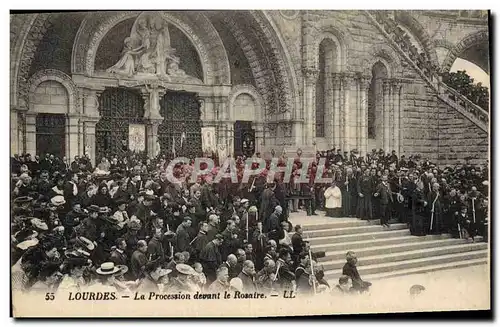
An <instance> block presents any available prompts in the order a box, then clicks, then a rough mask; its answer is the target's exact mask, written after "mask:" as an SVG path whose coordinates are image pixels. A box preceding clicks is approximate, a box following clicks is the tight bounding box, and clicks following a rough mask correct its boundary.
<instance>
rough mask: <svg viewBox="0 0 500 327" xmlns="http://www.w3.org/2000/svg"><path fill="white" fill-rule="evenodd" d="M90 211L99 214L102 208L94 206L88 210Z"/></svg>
mask: <svg viewBox="0 0 500 327" xmlns="http://www.w3.org/2000/svg"><path fill="white" fill-rule="evenodd" d="M87 210H88V211H93V212H99V210H100V208H99V206H97V205H95V204H92V205H90V206H89V207H88V208H87Z"/></svg>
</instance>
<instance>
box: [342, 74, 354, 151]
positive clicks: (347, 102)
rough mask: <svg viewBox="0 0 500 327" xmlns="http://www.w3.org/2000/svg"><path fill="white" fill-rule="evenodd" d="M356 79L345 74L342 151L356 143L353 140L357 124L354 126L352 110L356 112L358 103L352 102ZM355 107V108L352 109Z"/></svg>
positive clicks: (343, 84)
mask: <svg viewBox="0 0 500 327" xmlns="http://www.w3.org/2000/svg"><path fill="white" fill-rule="evenodd" d="M354 82H355V81H354V79H353V78H352V76H350V75H343V82H342V86H343V94H344V97H343V100H344V102H343V107H344V108H343V109H344V110H343V115H342V126H343V134H342V136H343V139H342V152H344V151H350V150H351V147H352V146H353V145H354V144H355V140H354V141H353V137H352V134H353V131H354V132H355V126H353V121H355V119H353V117H351V115H352V112H351V111H353V112H354V115H355V114H356V103H355V102H354V103H352V99H351V97H352V90H353V89H355V84H354ZM352 109H354V110H352Z"/></svg>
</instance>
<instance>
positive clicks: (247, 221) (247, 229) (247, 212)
mask: <svg viewBox="0 0 500 327" xmlns="http://www.w3.org/2000/svg"><path fill="white" fill-rule="evenodd" d="M246 216H247V219H246V220H247V222H246V228H247V242H248V241H249V239H248V212H247V213H246Z"/></svg>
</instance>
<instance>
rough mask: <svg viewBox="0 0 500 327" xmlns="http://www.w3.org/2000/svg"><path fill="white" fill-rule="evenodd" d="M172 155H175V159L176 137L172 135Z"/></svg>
mask: <svg viewBox="0 0 500 327" xmlns="http://www.w3.org/2000/svg"><path fill="white" fill-rule="evenodd" d="M172 153H173V154H174V158H175V136H173V135H172Z"/></svg>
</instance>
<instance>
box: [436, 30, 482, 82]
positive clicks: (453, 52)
mask: <svg viewBox="0 0 500 327" xmlns="http://www.w3.org/2000/svg"><path fill="white" fill-rule="evenodd" d="M484 42H486V43H489V35H488V30H481V31H478V32H474V33H471V34H469V35H467V36H466V37H464V38H463V39H462V40H461V41H460V42H458V43H457V45H455V46H454V47H453V48H452V49H450V51H449V52H448V54H447V55H446V58H445V59H444V61H443V66H442V68H441V71H442V72H449V71H450V69H451V66H453V63H454V62H455V60H456V59H457V57H458V56H459V55H460V54H461V53H462V52H463V51H464V50H466V49H468V48H470V47H471V46H474V45H476V44H479V43H484Z"/></svg>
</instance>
